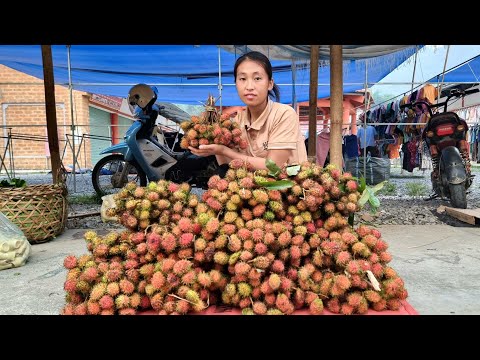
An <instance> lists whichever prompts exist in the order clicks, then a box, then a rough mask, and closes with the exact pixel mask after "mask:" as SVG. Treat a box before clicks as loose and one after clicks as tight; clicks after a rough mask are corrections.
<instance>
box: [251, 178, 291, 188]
mask: <svg viewBox="0 0 480 360" xmlns="http://www.w3.org/2000/svg"><path fill="white" fill-rule="evenodd" d="M294 184H295V183H294V182H293V181H290V180H277V181H259V182H257V185H259V186H262V187H264V188H266V189H268V190H283V189H288V188H291V187H292V186H293V185H294Z"/></svg>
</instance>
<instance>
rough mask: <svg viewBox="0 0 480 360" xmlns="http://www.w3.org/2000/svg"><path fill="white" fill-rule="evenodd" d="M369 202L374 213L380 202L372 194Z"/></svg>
mask: <svg viewBox="0 0 480 360" xmlns="http://www.w3.org/2000/svg"><path fill="white" fill-rule="evenodd" d="M368 202H369V203H370V205H371V206H372V208H373V210H374V211H375V210H376V209H377V208H378V207H379V206H380V200H378V198H377V197H376V196H375V195H373V194H371V195H370V197H369V198H368Z"/></svg>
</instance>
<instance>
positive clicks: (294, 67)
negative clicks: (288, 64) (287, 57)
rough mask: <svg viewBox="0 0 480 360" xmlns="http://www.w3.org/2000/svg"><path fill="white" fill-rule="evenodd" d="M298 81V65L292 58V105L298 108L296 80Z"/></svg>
mask: <svg viewBox="0 0 480 360" xmlns="http://www.w3.org/2000/svg"><path fill="white" fill-rule="evenodd" d="M296 81H297V65H296V64H295V59H292V107H293V108H294V109H295V111H296V110H297V94H296V93H295V82H296Z"/></svg>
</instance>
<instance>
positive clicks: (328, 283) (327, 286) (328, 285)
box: [319, 277, 333, 296]
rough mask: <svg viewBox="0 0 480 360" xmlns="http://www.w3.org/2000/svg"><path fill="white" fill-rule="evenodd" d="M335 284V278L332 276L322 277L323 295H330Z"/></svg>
mask: <svg viewBox="0 0 480 360" xmlns="http://www.w3.org/2000/svg"><path fill="white" fill-rule="evenodd" d="M332 286H333V279H332V278H327V277H324V278H323V279H322V282H321V283H320V289H319V290H320V294H322V295H323V296H328V294H330V290H331V289H332Z"/></svg>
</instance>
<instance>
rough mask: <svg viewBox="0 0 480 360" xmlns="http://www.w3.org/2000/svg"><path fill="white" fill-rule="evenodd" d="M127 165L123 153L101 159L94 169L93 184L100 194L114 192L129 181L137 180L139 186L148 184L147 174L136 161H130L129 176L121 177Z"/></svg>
mask: <svg viewBox="0 0 480 360" xmlns="http://www.w3.org/2000/svg"><path fill="white" fill-rule="evenodd" d="M125 165H127V163H126V162H125V160H124V159H123V156H122V155H117V154H113V155H108V156H105V157H104V158H102V159H100V161H99V162H98V163H97V164H96V165H95V167H94V168H93V171H92V184H93V188H94V189H95V191H96V193H97V194H98V196H100V197H101V196H104V195H109V194H114V193H117V192H118V191H119V189H121V188H123V187H124V186H125V184H126V183H127V182H130V181H133V182H136V183H137V184H138V185H139V186H147V176H146V175H145V173H144V172H143V170H142V169H141V168H140V166H138V165H137V164H135V163H128V166H129V169H128V173H127V176H126V177H125V178H123V179H120V176H121V174H122V170H123V167H124V166H125Z"/></svg>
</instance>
